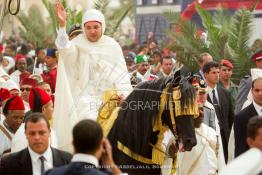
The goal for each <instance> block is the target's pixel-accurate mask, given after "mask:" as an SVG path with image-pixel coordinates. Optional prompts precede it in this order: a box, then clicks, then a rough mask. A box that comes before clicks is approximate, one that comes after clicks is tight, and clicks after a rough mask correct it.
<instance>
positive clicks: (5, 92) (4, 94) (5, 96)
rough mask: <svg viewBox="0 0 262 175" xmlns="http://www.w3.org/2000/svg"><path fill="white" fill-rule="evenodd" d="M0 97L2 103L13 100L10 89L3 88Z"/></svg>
mask: <svg viewBox="0 0 262 175" xmlns="http://www.w3.org/2000/svg"><path fill="white" fill-rule="evenodd" d="M0 97H1V99H2V101H4V100H6V99H8V98H11V97H12V95H11V93H10V92H9V90H8V89H5V88H1V89H0Z"/></svg>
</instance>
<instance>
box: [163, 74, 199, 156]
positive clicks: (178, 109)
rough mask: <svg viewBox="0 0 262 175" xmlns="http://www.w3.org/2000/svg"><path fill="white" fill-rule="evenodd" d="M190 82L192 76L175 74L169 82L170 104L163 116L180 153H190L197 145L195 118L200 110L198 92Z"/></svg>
mask: <svg viewBox="0 0 262 175" xmlns="http://www.w3.org/2000/svg"><path fill="white" fill-rule="evenodd" d="M190 81H191V75H190V74H189V75H187V76H182V75H180V72H179V71H177V72H176V73H175V74H174V76H173V77H172V79H171V80H170V81H169V84H170V85H169V87H168V92H167V93H168V96H169V98H168V103H167V107H166V108H165V111H164V112H163V115H162V120H163V123H165V124H166V125H168V127H169V128H170V130H171V131H172V133H173V134H174V135H175V137H176V141H177V142H176V147H177V149H179V150H180V151H190V150H191V149H192V148H193V147H194V146H195V145H196V143H197V141H196V136H195V127H194V118H195V117H197V113H198V108H197V103H196V92H195V89H194V87H193V86H192V84H191V82H190ZM171 112H173V115H172V114H170V113H171ZM172 118H173V119H172Z"/></svg>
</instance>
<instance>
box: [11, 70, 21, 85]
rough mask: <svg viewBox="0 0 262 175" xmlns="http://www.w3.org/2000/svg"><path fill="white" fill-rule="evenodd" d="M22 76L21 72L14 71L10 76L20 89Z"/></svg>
mask: <svg viewBox="0 0 262 175" xmlns="http://www.w3.org/2000/svg"><path fill="white" fill-rule="evenodd" d="M20 75H21V72H20V71H19V70H16V71H14V72H13V73H12V74H11V75H10V77H11V78H12V80H13V81H14V82H15V83H16V85H17V86H18V87H20V84H19V82H20Z"/></svg>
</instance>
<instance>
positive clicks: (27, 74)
mask: <svg viewBox="0 0 262 175" xmlns="http://www.w3.org/2000/svg"><path fill="white" fill-rule="evenodd" d="M30 75H31V74H30V73H29V72H23V73H21V74H20V76H19V77H20V82H21V81H22V80H23V79H25V78H28V77H29V76H30Z"/></svg>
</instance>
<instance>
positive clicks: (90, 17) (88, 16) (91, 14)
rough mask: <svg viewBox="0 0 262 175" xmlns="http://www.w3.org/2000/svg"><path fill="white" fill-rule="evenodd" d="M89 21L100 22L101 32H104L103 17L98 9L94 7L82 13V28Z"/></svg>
mask: <svg viewBox="0 0 262 175" xmlns="http://www.w3.org/2000/svg"><path fill="white" fill-rule="evenodd" d="M91 21H96V22H99V23H101V25H102V34H104V32H105V29H106V23H105V17H104V15H103V14H102V13H101V12H100V11H98V10H96V9H90V10H87V11H86V12H85V13H84V15H83V18H82V28H83V29H84V25H85V23H87V22H91Z"/></svg>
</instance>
